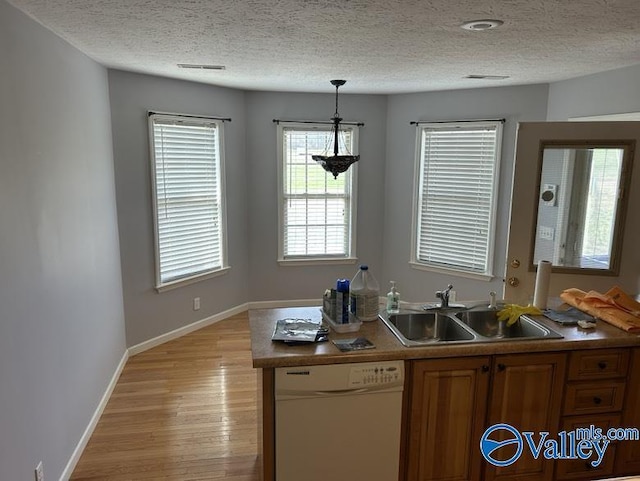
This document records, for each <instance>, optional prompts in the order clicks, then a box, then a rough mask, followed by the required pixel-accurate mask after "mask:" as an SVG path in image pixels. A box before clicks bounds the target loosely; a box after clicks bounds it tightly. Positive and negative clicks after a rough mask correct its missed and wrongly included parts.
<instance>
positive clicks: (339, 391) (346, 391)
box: [313, 387, 372, 396]
mask: <svg viewBox="0 0 640 481" xmlns="http://www.w3.org/2000/svg"><path fill="white" fill-rule="evenodd" d="M367 391H372V390H371V389H369V388H366V387H361V388H356V389H336V390H333V391H313V394H315V395H316V396H342V395H345V394H360V393H363V392H367Z"/></svg>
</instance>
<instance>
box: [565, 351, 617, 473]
mask: <svg viewBox="0 0 640 481" xmlns="http://www.w3.org/2000/svg"><path fill="white" fill-rule="evenodd" d="M628 367H629V350H628V349H595V350H582V351H574V352H572V353H571V355H570V357H569V368H568V370H567V373H568V374H567V386H566V390H565V395H564V403H563V412H562V414H563V418H562V426H563V429H564V430H565V431H573V430H575V429H576V428H589V427H590V426H592V425H593V426H595V427H599V428H601V429H602V430H603V432H605V433H606V431H607V430H608V429H609V428H611V427H616V428H617V427H620V419H621V414H622V407H623V404H624V401H625V388H626V381H627V372H628ZM617 450H618V443H611V444H610V445H609V446H608V447H607V450H606V453H605V455H604V458H603V460H602V462H601V464H600V465H599V466H596V467H594V466H592V465H591V462H590V460H578V459H575V460H564V459H563V460H559V461H558V462H557V470H556V479H558V480H591V479H594V477H599V476H610V475H613V474H614V468H615V462H614V460H615V458H616V456H617V453H616V451H617Z"/></svg>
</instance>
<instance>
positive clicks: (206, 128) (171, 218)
mask: <svg viewBox="0 0 640 481" xmlns="http://www.w3.org/2000/svg"><path fill="white" fill-rule="evenodd" d="M149 121H150V128H151V150H152V157H153V161H152V166H153V186H154V189H153V190H154V199H153V200H154V206H155V230H156V263H157V280H156V282H157V286H158V287H160V286H163V285H166V284H168V283H173V282H176V281H178V280H183V279H186V278H192V277H195V276H199V275H203V274H206V273H210V272H212V271H216V270H220V269H222V268H223V267H224V264H225V257H224V256H225V253H224V231H223V226H224V225H225V224H224V209H223V202H222V194H223V193H222V182H221V169H222V159H221V156H222V151H221V148H220V142H221V140H220V139H221V132H220V131H221V128H222V122H220V121H215V120H208V119H192V118H189V117H180V116H173V115H161V114H152V115H150V117H149Z"/></svg>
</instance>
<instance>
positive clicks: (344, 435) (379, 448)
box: [275, 361, 404, 481]
mask: <svg viewBox="0 0 640 481" xmlns="http://www.w3.org/2000/svg"><path fill="white" fill-rule="evenodd" d="M403 385H404V363H403V362H402V361H381V362H366V363H352V364H332V365H323V366H305V367H289V368H277V369H276V370H275V398H276V413H275V418H276V420H275V421H276V423H275V431H276V433H275V434H276V446H275V451H276V481H300V480H305V481H397V480H398V469H399V462H400V424H401V418H402V390H403Z"/></svg>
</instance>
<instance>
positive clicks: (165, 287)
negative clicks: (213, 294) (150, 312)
mask: <svg viewBox="0 0 640 481" xmlns="http://www.w3.org/2000/svg"><path fill="white" fill-rule="evenodd" d="M230 270H231V267H223V268H222V269H218V270H217V271H211V272H205V273H204V274H198V275H196V276H193V277H187V278H185V279H179V280H177V281H172V282H167V283H166V284H162V285H160V286H156V291H158V292H166V291H170V290H173V289H177V288H179V287H184V286H188V285H190V284H195V283H196V282H200V281H204V280H206V279H211V278H213V277H218V276H222V275H224V274H227V273H228V272H229V271H230Z"/></svg>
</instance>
